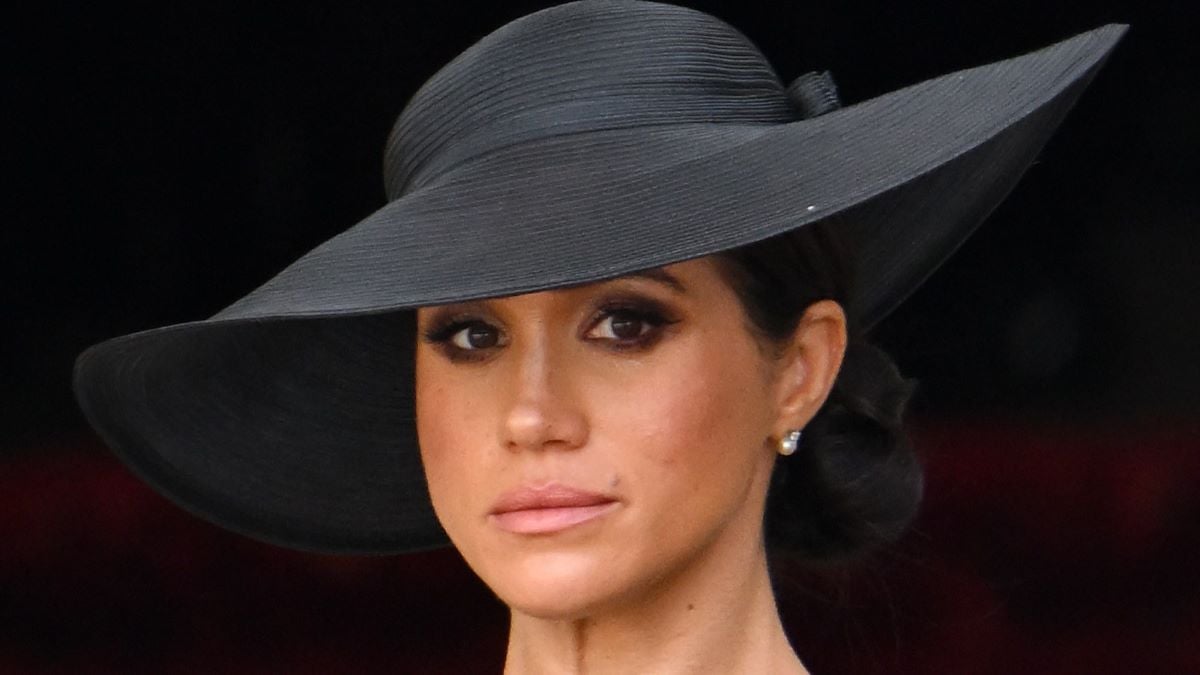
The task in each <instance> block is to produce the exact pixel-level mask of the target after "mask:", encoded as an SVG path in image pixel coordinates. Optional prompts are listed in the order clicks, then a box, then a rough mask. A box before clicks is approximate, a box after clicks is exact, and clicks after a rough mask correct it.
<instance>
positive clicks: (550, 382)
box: [500, 339, 588, 452]
mask: <svg viewBox="0 0 1200 675" xmlns="http://www.w3.org/2000/svg"><path fill="white" fill-rule="evenodd" d="M515 342H516V341H514V344H513V345H510V348H509V349H508V350H507V354H506V356H508V357H510V359H511V361H510V363H509V364H508V366H509V368H508V371H509V373H508V379H509V383H508V385H509V389H510V391H509V392H508V393H507V400H508V405H507V409H506V410H505V411H504V414H503V416H502V424H501V429H500V435H501V443H502V445H503V446H504V447H505V448H507V449H509V450H511V451H514V452H518V451H526V450H549V449H554V448H558V449H574V448H579V447H582V446H583V445H584V443H585V442H586V441H587V434H588V424H587V416H586V414H585V413H584V411H583V409H582V406H581V405H580V400H579V398H578V393H579V388H580V386H581V384H582V383H581V382H579V381H578V377H577V375H576V372H575V371H576V369H573V368H572V367H571V364H570V363H569V359H566V358H564V357H566V355H565V354H563V353H561V350H558V351H556V350H554V349H553V348H552V347H551V346H550V345H548V344H547V341H546V340H544V339H539V340H538V341H537V342H536V343H527V344H525V345H522V346H520V347H518V346H517V345H516V344H515Z"/></svg>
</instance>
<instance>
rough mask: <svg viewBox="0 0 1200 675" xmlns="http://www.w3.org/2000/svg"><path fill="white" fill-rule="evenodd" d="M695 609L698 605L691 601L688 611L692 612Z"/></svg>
mask: <svg viewBox="0 0 1200 675" xmlns="http://www.w3.org/2000/svg"><path fill="white" fill-rule="evenodd" d="M693 609H696V606H695V605H693V604H692V603H690V602H689V603H688V611H689V612H690V611H692V610H693Z"/></svg>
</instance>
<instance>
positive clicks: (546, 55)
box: [74, 0, 1124, 553]
mask: <svg viewBox="0 0 1200 675" xmlns="http://www.w3.org/2000/svg"><path fill="white" fill-rule="evenodd" d="M1123 32H1124V27H1123V26H1106V27H1103V28H1100V29H1097V30H1093V31H1091V32H1088V33H1084V34H1082V35H1079V36H1077V37H1074V38H1071V39H1069V40H1066V41H1064V42H1061V43H1059V44H1056V45H1053V46H1051V47H1048V48H1045V49H1042V50H1040V51H1037V52H1034V53H1031V54H1028V55H1025V56H1021V57H1017V58H1014V59H1009V60H1006V61H1001V62H997V63H991V64H988V65H984V66H981V67H977V68H972V69H969V70H964V71H961V72H957V73H952V74H950V75H945V76H942V77H938V78H934V79H931V80H928V81H925V82H922V83H920V84H916V85H914V86H910V87H907V88H905V89H901V90H899V91H895V92H892V93H889V94H886V95H883V96H879V97H877V98H873V99H871V100H868V101H864V102H861V103H857V104H855V105H850V106H846V107H838V106H837V104H836V97H835V96H834V93H833V90H832V84H831V81H830V80H829V79H828V78H824V77H820V76H805V77H802V78H799V79H797V80H796V82H795V83H793V85H792V86H791V87H785V86H784V84H783V83H782V82H781V81H780V80H779V78H778V76H777V75H776V74H775V73H774V71H773V70H772V68H771V67H770V65H769V64H768V63H767V61H766V59H765V58H764V57H763V56H762V54H761V53H760V52H759V51H758V50H757V49H756V48H755V47H754V45H753V44H751V43H750V42H749V41H748V40H747V39H746V38H745V37H744V36H743V35H742V34H740V33H739V32H737V31H736V30H735V29H733V28H731V27H730V26H728V25H727V24H725V23H723V22H721V21H720V20H718V19H715V18H713V17H711V16H709V15H706V14H703V13H700V12H697V11H693V10H689V9H684V8H680V7H676V6H671V5H664V4H657V3H649V2H632V1H621V0H585V1H583V2H574V3H570V4H566V5H561V6H557V7H553V8H550V9H546V10H543V11H540V12H537V13H534V14H531V15H529V16H526V17H524V18H521V19H518V20H516V21H513V22H512V23H509V24H508V25H506V26H504V27H502V28H500V29H499V30H497V31H495V32H494V33H492V34H490V35H488V36H487V37H485V38H483V39H482V40H481V41H480V42H479V43H477V44H475V45H474V46H472V47H471V48H470V49H468V50H467V51H466V52H464V53H463V54H462V55H460V56H459V57H458V58H457V59H455V60H454V61H453V62H451V63H450V64H449V65H447V66H446V67H445V68H443V69H442V70H441V71H439V72H438V73H437V74H436V75H434V76H433V78H431V79H430V80H429V81H428V82H427V83H426V84H425V85H424V86H423V87H422V88H421V89H420V90H419V91H418V92H417V93H416V95H415V96H414V97H413V98H412V100H411V101H410V102H409V104H408V106H407V107H406V108H405V110H404V112H403V113H402V114H401V116H400V118H399V120H398V121H397V124H396V127H395V129H394V130H393V133H392V136H391V138H390V139H389V142H388V146H387V153H386V158H385V169H386V181H387V188H388V196H389V199H390V201H389V203H388V204H387V205H386V206H384V207H383V208H381V209H379V210H378V211H376V212H375V213H373V214H371V215H370V216H368V217H367V218H366V219H365V220H363V221H362V222H360V223H358V224H356V225H354V226H352V227H350V228H349V229H347V230H346V231H344V232H342V233H341V234H339V235H337V236H335V237H333V238H332V239H330V240H328V241H326V242H324V243H323V244H321V245H319V246H318V247H316V248H315V249H313V250H312V251H311V252H309V253H307V254H306V255H304V256H303V257H301V258H300V259H299V260H297V261H296V262H295V263H293V264H292V265H291V266H289V267H288V268H286V269H285V270H283V271H282V272H280V273H279V274H278V275H277V276H275V277H274V278H273V279H271V280H270V281H268V282H266V283H265V284H264V285H263V286H261V287H260V288H258V289H256V290H254V291H253V292H251V293H250V294H248V295H246V296H245V297H243V298H241V299H239V300H238V301H236V302H234V303H233V304H232V305H230V306H229V307H227V308H226V309H224V310H222V311H221V312H219V313H217V314H216V315H215V316H213V317H211V318H209V319H207V320H203V321H195V322H190V323H183V324H177V325H171V326H165V327H161V328H156V329H153V330H147V331H143V332H139V333H134V334H131V335H125V336H121V337H117V338H113V339H111V340H108V341H106V342H102V343H100V344H97V345H94V346H92V347H91V348H89V349H87V350H86V351H85V352H83V353H82V354H81V355H80V356H79V358H78V360H77V362H76V366H75V376H74V385H75V391H76V394H77V396H78V399H79V402H80V405H81V407H82V409H83V411H84V413H85V414H86V416H87V418H88V420H89V421H90V422H91V424H92V425H93V426H94V427H95V428H96V430H97V431H98V432H99V433H100V435H101V436H102V437H103V438H104V440H105V441H106V442H107V443H108V444H109V445H110V446H111V447H112V448H113V449H114V450H115V451H116V453H117V454H118V455H119V456H120V458H121V459H122V460H123V461H124V462H125V463H126V464H128V465H129V466H130V467H131V468H132V469H133V470H134V471H135V472H136V473H137V474H138V475H140V476H141V477H142V478H143V479H144V480H146V481H147V482H148V483H150V484H151V485H152V486H154V487H155V488H156V489H157V490H158V491H160V492H161V493H163V494H165V495H166V496H167V497H169V498H170V499H172V500H173V501H175V502H176V503H178V504H179V505H181V506H182V507H184V508H185V509H188V510H190V511H192V512H194V513H196V514H198V515H200V516H201V517H203V518H206V519H208V520H210V521H212V522H215V523H217V524H219V525H222V526H224V527H227V528H230V529H232V530H236V531H238V532H241V533H244V534H246V535H249V536H252V537H255V538H258V539H263V540H266V541H270V542H274V543H277V544H280V545H284V546H288V547H292V548H298V549H305V550H316V551H326V552H360V553H362V552H372V553H388V552H402V551H412V550H418V549H422V548H429V547H434V546H438V545H442V544H445V543H446V538H445V534H444V533H443V531H442V529H441V527H440V526H439V525H438V523H437V521H436V519H435V517H434V514H433V511H432V508H431V506H430V503H429V496H428V491H427V488H426V485H425V480H424V473H423V470H422V467H421V463H420V457H419V453H418V449H417V439H416V433H415V424H414V419H413V415H414V413H413V368H412V365H413V364H412V362H413V348H414V338H413V334H412V325H413V312H412V311H411V310H412V309H413V308H415V307H418V306H422V305H429V304H438V303H445V302H451V301H460V300H466V299H472V298H484V297H495V296H505V295H512V294H518V293H524V292H531V291H537V290H544V289H551V288H560V287H565V286H570V285H575V284H580V283H586V282H591V281H597V280H602V279H606V278H612V277H616V276H620V275H622V274H625V273H628V272H633V271H637V270H641V269H648V268H653V267H659V266H662V265H666V264H670V263H675V262H680V261H683V260H687V259H692V258H697V257H701V256H705V255H710V254H713V253H717V252H720V251H724V250H728V249H731V248H735V247H738V246H742V245H744V244H749V243H752V242H755V241H759V240H762V239H766V238H768V237H771V236H774V235H777V234H780V233H783V232H786V231H788V230H792V229H794V228H798V227H803V226H805V225H808V224H811V223H816V222H818V221H823V220H826V219H829V218H830V217H831V216H835V215H836V216H838V217H837V219H836V223H835V224H836V226H837V227H838V228H840V231H839V234H840V235H842V239H843V240H845V241H846V242H848V244H849V250H851V251H852V254H853V256H854V267H855V269H856V270H857V271H856V273H855V279H854V280H853V281H854V283H853V289H852V296H851V298H850V299H849V302H848V303H847V311H848V312H849V314H850V317H851V320H852V322H854V323H855V324H857V325H858V326H859V327H861V328H866V327H869V326H870V325H872V324H874V323H875V322H876V321H878V320H879V319H880V318H882V317H883V316H884V315H886V314H887V313H888V312H889V311H890V310H891V309H892V308H893V307H894V306H895V305H896V304H897V303H899V302H900V301H901V300H903V299H904V298H905V297H906V296H907V295H908V294H909V293H910V292H911V291H912V290H913V289H914V288H915V287H916V286H917V285H918V284H919V283H920V282H921V281H922V280H924V279H925V278H926V277H927V276H928V275H929V274H930V273H931V272H932V271H933V270H934V269H935V268H936V267H937V266H938V265H939V264H940V263H941V262H942V260H944V259H945V258H946V256H948V255H949V254H950V253H951V252H953V250H954V249H955V248H957V247H958V246H959V244H960V243H961V242H962V241H963V240H964V239H965V238H966V237H967V236H968V235H969V234H970V233H971V231H972V230H974V229H975V227H976V226H977V225H978V224H979V222H980V221H981V220H982V219H983V218H984V217H985V216H986V215H987V214H988V213H989V212H990V211H991V210H992V209H993V208H994V207H995V206H996V205H997V203H998V202H999V201H1000V200H1001V199H1002V198H1003V197H1004V196H1005V195H1006V194H1007V193H1008V192H1009V191H1010V190H1011V189H1012V187H1013V186H1014V184H1015V183H1016V181H1017V179H1018V178H1019V177H1020V176H1021V174H1022V173H1023V172H1024V171H1025V169H1026V168H1027V167H1028V166H1029V165H1030V163H1031V162H1032V161H1033V159H1034V158H1035V156H1036V154H1037V153H1038V151H1039V150H1040V148H1041V147H1042V145H1043V144H1044V143H1045V141H1046V139H1047V137H1048V136H1049V135H1050V133H1051V132H1052V131H1053V129H1054V128H1055V127H1056V126H1057V125H1058V124H1059V122H1060V120H1061V119H1062V117H1063V116H1064V114H1065V113H1066V112H1067V110H1068V108H1070V107H1071V105H1072V104H1073V103H1074V101H1075V100H1076V98H1077V97H1078V96H1079V94H1080V92H1081V91H1082V89H1083V88H1084V87H1085V86H1086V84H1087V82H1088V81H1089V80H1090V79H1091V77H1092V76H1093V74H1094V73H1095V71H1096V69H1097V68H1098V67H1099V65H1100V64H1101V62H1102V61H1103V60H1104V58H1105V56H1106V55H1107V54H1108V52H1109V51H1110V49H1111V48H1112V47H1113V45H1114V44H1115V43H1116V42H1117V40H1118V39H1119V37H1120V36H1121V34H1122V33H1123Z"/></svg>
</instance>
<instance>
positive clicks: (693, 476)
mask: <svg viewBox="0 0 1200 675" xmlns="http://www.w3.org/2000/svg"><path fill="white" fill-rule="evenodd" d="M417 341H418V346H417V378H416V387H417V399H416V400H417V429H418V435H419V438H420V447H421V455H422V459H423V461H424V465H425V474H426V478H427V481H428V485H429V491H430V495H431V498H432V501H433V506H434V509H435V511H436V513H437V515H438V518H439V520H440V521H441V523H442V526H443V527H444V528H445V530H446V532H447V533H448V534H449V536H450V539H451V540H452V541H453V543H454V545H455V546H456V547H457V548H458V550H459V551H460V552H461V554H462V555H463V557H464V558H465V560H466V561H467V563H468V564H469V565H470V566H471V567H472V568H473V569H474V570H475V572H476V573H477V574H478V575H479V576H480V577H481V578H482V579H483V580H484V582H485V583H487V584H488V585H489V586H490V587H491V588H492V590H493V591H494V592H495V593H496V594H497V595H498V596H499V597H500V598H501V599H502V600H503V601H504V602H505V603H507V604H508V605H509V606H510V607H512V608H514V609H516V610H519V611H522V612H525V613H527V614H531V615H534V616H541V617H547V618H550V617H553V618H578V617H582V616H586V615H588V614H589V613H591V612H594V611H598V610H601V609H604V608H605V607H611V606H616V605H617V604H619V603H620V602H621V601H622V600H625V599H629V598H632V597H637V594H644V593H647V592H651V591H653V589H654V587H655V586H656V585H657V584H662V583H664V582H665V581H668V580H670V579H672V578H673V577H674V576H676V575H678V574H680V573H683V572H684V571H685V570H686V569H687V568H688V567H689V566H691V565H694V564H695V563H696V562H697V561H699V560H703V559H705V558H706V557H707V556H711V555H713V553H712V552H713V551H717V550H744V551H753V550H757V548H758V547H760V546H761V539H760V537H761V524H762V513H763V501H764V496H765V493H766V486H767V482H768V479H769V477H770V471H771V467H772V464H773V462H774V458H775V447H776V446H775V444H774V439H776V438H778V435H779V433H780V432H781V431H782V429H784V428H786V427H781V426H780V424H781V420H780V410H781V407H780V402H781V401H782V400H783V398H781V388H780V387H779V386H778V384H777V383H778V382H779V381H780V375H781V366H780V365H779V363H780V362H779V361H777V360H776V359H769V358H768V357H766V356H765V352H764V350H763V348H762V345H761V344H760V343H759V342H758V341H757V340H756V338H755V337H753V336H752V334H751V333H750V332H749V329H748V327H747V323H746V319H745V314H744V312H743V309H742V307H741V305H740V304H739V301H738V298H737V296H736V295H735V294H734V292H733V290H732V289H731V288H729V287H728V286H727V284H726V283H725V282H724V281H723V279H722V277H721V275H720V274H719V272H718V269H717V266H716V263H715V261H714V260H713V259H711V258H704V259H700V260H693V261H689V262H684V263H680V264H677V265H670V266H668V267H664V268H660V269H658V270H654V271H651V272H648V273H645V274H636V275H630V276H627V277H622V278H620V279H616V280H613V281H608V282H602V283H597V284H592V285H587V286H580V287H574V288H569V289H564V290H555V291H546V292H539V293H531V294H527V295H519V296H513V297H506V298H498V299H492V300H485V301H477V302H464V303H458V304H453V305H442V306H436V307H428V308H423V309H421V310H419V311H418V336H417ZM805 421H806V420H805Z"/></svg>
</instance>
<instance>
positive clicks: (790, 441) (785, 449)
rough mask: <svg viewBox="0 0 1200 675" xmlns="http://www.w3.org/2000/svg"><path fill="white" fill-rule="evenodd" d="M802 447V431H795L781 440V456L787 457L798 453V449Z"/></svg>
mask: <svg viewBox="0 0 1200 675" xmlns="http://www.w3.org/2000/svg"><path fill="white" fill-rule="evenodd" d="M798 447H800V430H799V429H793V430H791V431H789V432H788V433H787V435H786V436H784V437H783V438H781V439H779V454H781V455H783V456H784V457H787V456H788V455H790V454H792V453H794V452H796V448H798Z"/></svg>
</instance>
